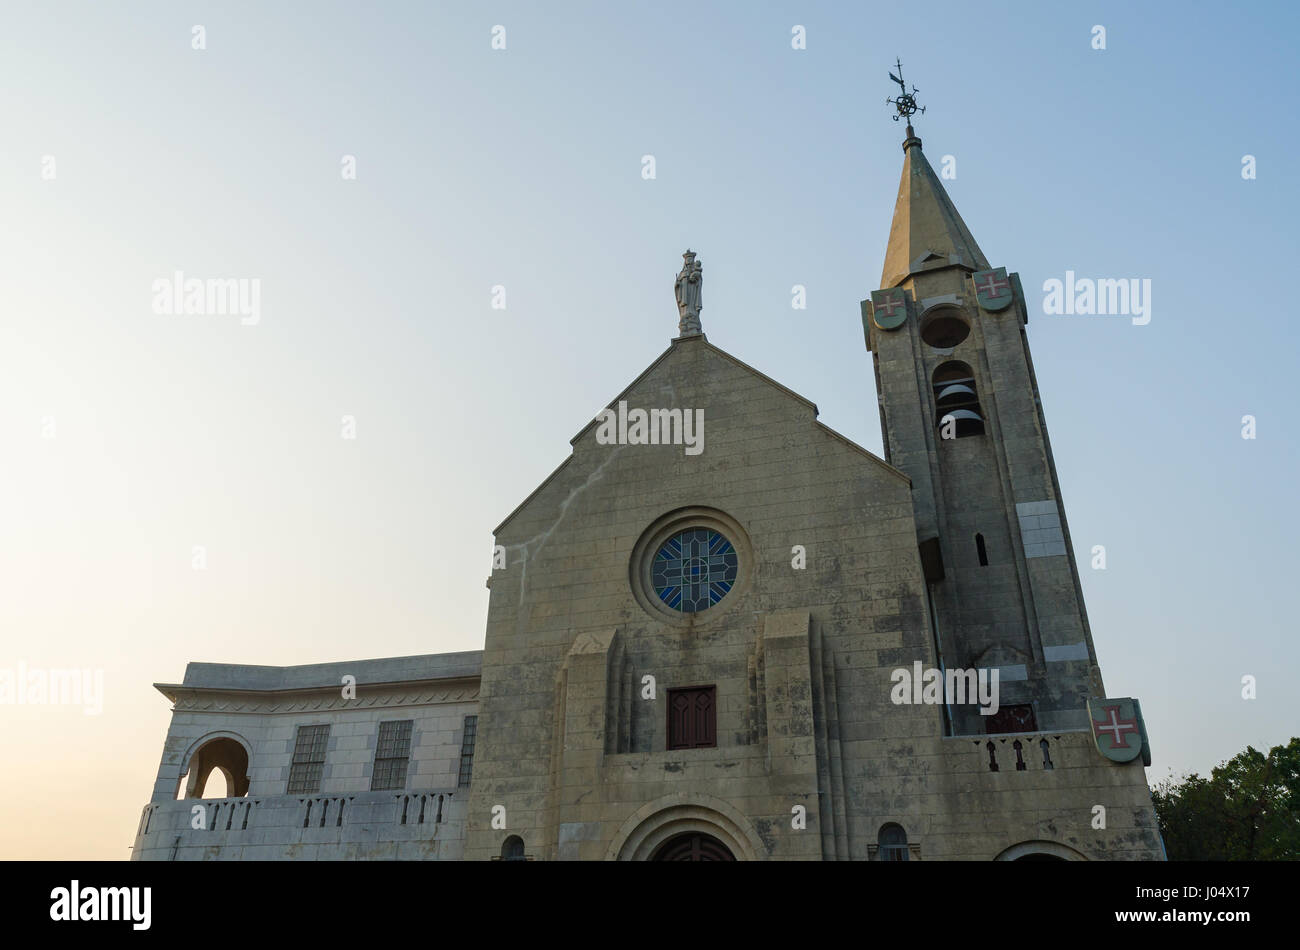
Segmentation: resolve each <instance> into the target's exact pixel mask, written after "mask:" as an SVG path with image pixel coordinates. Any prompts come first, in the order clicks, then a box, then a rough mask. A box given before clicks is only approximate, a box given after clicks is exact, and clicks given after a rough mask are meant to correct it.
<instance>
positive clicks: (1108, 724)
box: [1092, 706, 1138, 749]
mask: <svg viewBox="0 0 1300 950" xmlns="http://www.w3.org/2000/svg"><path fill="white" fill-rule="evenodd" d="M1102 713H1103V714H1104V715H1106V716H1109V717H1110V718H1109V719H1094V720H1093V721H1092V728H1093V731H1094V732H1096V733H1097V734H1098V735H1101V734H1102V733H1106V734H1107V735H1109V736H1110V737H1111V742H1112V743H1113V745H1114V747H1115V748H1116V749H1127V748H1128V747H1129V744H1128V734H1129V733H1130V732H1131V733H1133V734H1134V735H1137V731H1138V724H1137V720H1136V719H1120V718H1119V707H1118V706H1103V707H1102Z"/></svg>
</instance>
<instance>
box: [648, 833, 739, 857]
mask: <svg viewBox="0 0 1300 950" xmlns="http://www.w3.org/2000/svg"><path fill="white" fill-rule="evenodd" d="M650 860H651V861H734V860H736V856H735V855H734V854H732V853H731V850H730V849H729V848H728V847H727V846H726V845H725V844H723V843H722V842H721V841H719V840H718V839H717V838H715V837H713V835H706V834H704V833H703V832H699V831H688V832H686V833H685V834H680V835H675V836H673V837H672V838H669V839H668V840H667V841H665V842H664V843H663V844H662V845H660V846H659V850H657V851H656V852H655V853H654V856H653V857H651V859H650Z"/></svg>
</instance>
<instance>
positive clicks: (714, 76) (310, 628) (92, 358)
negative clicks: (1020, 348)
mask: <svg viewBox="0 0 1300 950" xmlns="http://www.w3.org/2000/svg"><path fill="white" fill-rule="evenodd" d="M1298 21H1300V14H1298V13H1297V8H1296V7H1295V6H1294V5H1291V4H1281V3H1275V4H1270V3H1264V4H1249V5H1246V6H1242V7H1234V8H1231V9H1229V8H1225V7H1222V6H1214V5H1210V4H1196V3H1186V2H1176V3H1175V2H1169V3H1143V4H1131V3H1089V4H1068V5H1061V4H1038V3H1012V4H978V3H976V4H972V3H957V2H934V3H928V4H925V5H923V6H922V5H916V4H903V3H896V2H891V3H878V4H877V3H873V4H858V3H854V4H849V3H804V2H799V3H795V2H788V3H749V2H727V3H723V2H717V3H707V2H705V3H699V2H697V3H685V2H664V3H654V4H650V3H603V4H601V3H572V2H562V0H556V2H550V3H544V4H539V3H492V4H452V3H421V4H415V3H411V4H402V3H380V4H355V3H346V4H344V3H313V4H310V5H308V4H262V3H162V2H158V3H135V2H133V3H129V4H111V5H110V4H100V3H89V2H87V3H66V2H55V3H48V4H44V3H43V4H22V5H18V4H9V5H8V6H7V7H6V9H5V10H4V11H3V13H0V128H2V129H3V139H4V143H5V144H4V147H3V149H0V209H2V214H3V224H2V225H0V434H2V435H3V442H2V443H0V444H2V448H0V452H2V455H0V486H2V490H0V668H4V669H13V668H16V667H17V665H18V664H19V663H25V664H26V665H27V666H28V667H29V668H76V669H90V670H99V671H102V672H103V682H104V696H103V709H102V711H101V712H100V713H99V714H97V715H86V714H84V712H83V710H82V709H81V708H80V707H68V706H50V705H44V706H32V705H0V761H3V762H4V763H5V768H4V781H3V782H0V857H3V858H76V859H83V858H104V859H125V858H127V857H129V854H130V851H129V845H130V844H131V841H132V837H133V835H134V832H135V828H136V823H137V821H138V819H139V815H140V810H141V808H142V807H143V806H144V804H145V803H146V801H147V800H148V797H149V794H150V791H151V788H152V785H153V781H154V777H155V773H156V771H157V767H158V761H159V757H160V755H161V752H162V741H163V737H164V735H165V732H166V728H167V722H168V717H169V708H168V703H167V701H166V700H165V699H164V698H163V697H162V696H160V695H159V694H158V693H156V692H155V691H154V690H153V689H152V687H151V684H152V683H154V682H160V681H161V682H177V681H179V680H180V679H181V677H182V676H183V674H184V670H185V664H186V662H188V661H190V660H205V661H218V662H233V663H253V664H297V663H315V662H326V661H339V660H350V659H360V658H367V657H375V656H399V655H407V654H420V653H441V652H448V651H458V650H473V649H479V648H481V647H482V643H483V632H484V620H485V615H486V608H487V590H486V588H485V586H484V583H485V580H486V579H487V577H488V574H489V572H490V569H491V548H492V541H493V539H492V534H491V532H492V529H493V527H494V526H496V525H497V524H498V523H499V522H500V521H501V520H502V519H503V518H504V517H505V516H506V515H507V514H508V513H509V512H510V511H511V510H512V509H514V507H515V506H516V505H517V504H518V503H519V502H520V501H521V500H522V499H523V498H524V497H526V496H527V495H528V494H529V492H531V491H532V490H533V489H534V488H535V487H536V486H537V484H538V483H539V482H540V481H541V480H542V479H543V478H545V477H546V476H547V475H548V474H549V473H550V472H551V471H552V470H553V469H554V468H555V467H556V466H557V465H558V464H559V463H560V462H562V461H563V460H564V458H565V457H566V456H567V454H568V451H569V444H568V442H569V439H570V438H572V437H573V435H574V434H575V433H576V432H578V431H579V430H580V429H581V428H582V427H583V426H584V425H586V423H587V422H588V421H590V420H591V418H592V417H593V416H594V415H595V413H596V412H597V411H598V410H599V409H600V408H602V407H603V406H605V405H606V404H607V403H608V401H609V400H610V399H611V398H612V397H613V396H614V395H615V394H617V393H618V392H619V391H620V390H621V389H623V387H624V386H626V384H627V383H628V382H629V381H631V380H632V379H633V378H634V377H635V376H636V375H637V374H638V373H640V372H641V370H642V369H644V368H645V366H646V365H648V364H649V363H650V362H651V361H652V360H654V359H655V358H656V357H657V356H658V355H659V354H660V353H661V352H662V351H663V350H664V349H665V348H666V346H667V345H668V341H669V339H670V338H671V337H673V336H675V335H676V332H677V319H678V315H677V310H676V306H675V304H674V300H673V292H672V284H673V278H674V275H675V274H676V272H677V270H678V269H679V267H680V266H681V258H680V254H681V252H682V251H683V250H685V249H686V248H687V247H688V246H689V247H691V248H693V249H694V250H696V251H697V252H698V253H699V255H700V260H701V261H702V262H703V264H704V297H703V299H704V309H703V312H702V321H703V325H704V330H705V332H706V333H707V334H708V336H709V339H710V341H711V342H712V343H714V344H716V345H718V346H720V347H722V348H723V349H726V350H727V351H729V352H731V353H733V354H735V355H736V356H737V357H738V358H740V359H742V360H744V361H746V362H747V363H749V364H751V365H752V366H754V367H755V368H757V369H759V370H760V371H762V372H764V373H766V374H767V375H769V376H771V377H773V378H774V379H776V380H778V381H780V382H781V383H782V384H784V385H786V386H788V387H789V388H791V389H793V390H794V391H796V392H798V393H800V394H802V395H804V396H806V397H807V398H809V399H811V400H813V401H814V402H815V403H816V404H817V405H818V407H819V409H820V411H821V415H820V419H821V421H822V422H824V423H826V424H827V425H829V426H831V427H832V428H834V429H836V430H837V431H839V432H841V433H843V434H844V435H845V436H847V437H848V438H850V439H852V440H854V441H856V442H858V443H859V444H861V445H863V446H865V447H866V448H868V449H869V450H871V451H873V452H876V453H878V454H883V452H882V448H881V438H880V431H879V417H878V414H877V411H876V405H875V386H874V381H873V376H872V368H871V360H870V355H869V354H868V353H867V352H866V350H865V348H864V346H863V340H862V327H861V323H860V317H859V310H858V301H859V300H861V299H863V298H865V297H867V296H868V295H869V294H870V292H871V291H872V290H874V289H876V288H877V287H878V286H879V280H880V266H881V262H882V259H883V256H884V249H885V242H886V238H887V237H888V233H889V224H890V217H891V214H892V211H893V204H894V200H895V197H896V194H897V188H898V180H899V171H900V168H901V166H902V161H903V153H902V150H901V149H900V147H899V145H900V142H901V140H902V137H903V130H902V128H901V125H900V124H899V123H895V122H892V121H890V118H889V116H890V109H889V107H888V106H886V104H885V97H886V96H889V95H892V94H893V93H894V92H895V87H894V86H893V84H892V83H891V82H890V81H889V79H888V77H887V75H886V74H887V70H888V69H889V68H891V67H892V66H893V63H894V61H895V58H896V57H901V58H902V60H903V68H904V70H905V73H906V76H907V78H908V80H909V81H910V82H914V83H915V84H916V85H917V86H918V87H919V88H920V93H919V98H920V100H921V102H922V103H923V104H924V105H925V106H926V107H927V111H926V113H925V114H924V115H922V116H918V118H917V122H916V128H917V133H918V134H919V135H920V136H921V137H922V139H923V140H924V142H925V151H926V154H927V156H928V157H929V158H930V160H931V162H932V163H934V164H935V167H936V168H938V167H939V163H940V162H941V160H942V158H943V156H945V155H951V156H953V158H954V160H955V168H956V173H957V174H956V178H955V179H953V180H949V181H946V182H945V185H946V186H947V188H948V191H949V194H950V195H951V196H952V198H953V200H954V201H955V203H956V205H957V207H958V209H959V210H960V212H961V214H962V216H963V218H964V219H965V221H966V223H967V224H968V225H969V226H970V228H971V230H972V231H973V233H974V235H975V237H976V239H977V241H978V242H979V244H980V246H981V248H982V249H983V251H984V252H985V254H986V255H987V256H988V258H989V259H990V261H991V263H992V264H993V266H1006V267H1007V268H1008V270H1011V271H1017V272H1019V273H1020V275H1021V279H1022V282H1023V286H1024V288H1025V291H1026V294H1027V296H1028V297H1029V299H1030V301H1031V314H1030V322H1029V328H1028V333H1029V338H1030V343H1031V346H1032V347H1033V357H1034V363H1035V369H1036V371H1037V374H1038V379H1039V383H1040V386H1041V389H1042V399H1043V403H1044V407H1045V412H1046V417H1047V421H1048V424H1049V426H1050V433H1051V441H1052V447H1053V450H1054V453H1055V458H1056V463H1057V466H1058V469H1059V473H1060V478H1061V487H1062V492H1063V495H1064V501H1065V506H1066V512H1067V515H1068V518H1069V524H1070V530H1071V533H1072V536H1073V541H1074V544H1075V546H1076V555H1077V557H1078V559H1079V565H1080V568H1081V571H1082V575H1083V577H1082V581H1083V587H1084V593H1085V596H1086V600H1087V608H1088V613H1089V618H1090V621H1091V625H1092V632H1093V637H1094V640H1095V643H1096V647H1097V652H1098V655H1099V657H1100V660H1101V666H1102V672H1103V674H1104V676H1105V681H1106V686H1107V690H1108V693H1109V694H1110V695H1112V696H1136V697H1138V698H1139V699H1140V700H1141V702H1142V708H1143V712H1144V714H1145V716H1146V719H1147V726H1148V730H1149V733H1150V736H1151V742H1152V747H1153V751H1154V756H1155V764H1154V766H1153V767H1152V768H1151V769H1149V770H1148V777H1149V779H1151V780H1152V781H1155V780H1158V779H1160V778H1162V777H1164V776H1166V775H1167V774H1168V773H1169V772H1170V771H1171V770H1172V771H1173V772H1174V773H1175V774H1179V773H1182V772H1183V771H1186V770H1198V771H1201V772H1205V771H1208V769H1209V768H1210V767H1211V766H1213V765H1215V764H1216V763H1218V762H1219V761H1221V760H1223V759H1225V758H1228V757H1230V756H1232V755H1233V754H1235V753H1237V752H1239V751H1241V750H1242V749H1244V748H1245V747H1246V745H1248V744H1253V745H1255V746H1256V747H1257V748H1267V747H1268V746H1270V745H1275V744H1278V743H1283V742H1285V741H1287V739H1289V738H1290V737H1291V736H1292V735H1294V734H1296V733H1297V732H1300V728H1298V727H1300V715H1298V714H1297V703H1296V694H1297V687H1296V683H1295V678H1296V676H1297V675H1300V642H1298V638H1297V635H1296V625H1295V621H1294V610H1293V608H1287V607H1285V606H1284V604H1285V601H1284V598H1286V597H1289V596H1291V595H1292V594H1293V593H1294V592H1295V586H1294V585H1295V578H1296V567H1297V560H1298V558H1297V554H1296V551H1297V547H1296V537H1297V534H1298V533H1300V516H1298V515H1297V506H1296V501H1295V498H1296V488H1295V484H1296V477H1297V472H1300V451H1298V450H1297V447H1296V437H1297V428H1296V421H1295V420H1296V413H1295V409H1294V407H1295V403H1296V400H1295V397H1294V382H1293V378H1294V375H1295V366H1296V357H1297V350H1298V349H1300V347H1297V341H1298V336H1300V334H1298V333H1297V329H1296V323H1297V320H1296V316H1295V313H1294V311H1295V306H1294V301H1293V299H1292V296H1291V295H1290V294H1289V288H1290V286H1291V284H1292V283H1293V280H1294V278H1293V277H1292V274H1293V272H1294V269H1295V261H1296V260H1297V257H1298V254H1297V251H1298V248H1297V243H1298V238H1297V234H1298V233H1300V232H1298V231H1297V228H1296V221H1297V215H1298V212H1300V208H1297V179H1296V173H1295V167H1294V166H1295V156H1296V155H1297V154H1300V135H1298V134H1297V126H1296V118H1295V116H1296V111H1297V84H1296V80H1295V66H1294V62H1295V59H1294V52H1293V50H1292V48H1291V47H1292V44H1293V43H1294V38H1295V36H1296V35H1297V32H1298V31H1300V22H1298ZM196 24H197V25H202V26H203V27H204V28H205V31H206V49H203V50H195V49H193V48H192V45H191V38H192V28H193V27H194V26H195V25H196ZM497 24H500V25H503V26H504V27H505V28H506V38H507V48H506V49H505V50H493V49H492V48H491V43H490V41H491V31H492V28H493V26H494V25H497ZM795 25H802V26H804V27H805V28H806V32H807V48H806V49H804V50H794V49H792V48H791V30H792V27H794V26H795ZM1094 25H1103V26H1104V27H1105V28H1106V40H1107V42H1106V49H1104V50H1097V49H1094V48H1093V45H1092V36H1093V27H1094ZM346 155H352V156H355V157H356V168H357V177H356V180H345V179H344V178H343V177H342V175H341V174H340V168H341V162H342V160H343V157H344V156H346ZM644 155H653V156H654V157H655V166H656V178H655V179H654V180H651V181H647V180H645V179H643V178H642V156H644ZM1246 155H1252V156H1254V157H1255V160H1256V168H1257V178H1255V179H1254V180H1247V179H1244V178H1243V177H1242V173H1241V170H1242V161H1243V156H1246ZM50 158H52V159H53V165H52V166H51V165H50V162H49V159H50ZM50 167H52V168H53V169H54V170H55V176H54V177H53V178H48V177H45V176H44V175H43V170H45V169H47V168H50ZM176 271H181V272H183V273H184V274H185V275H186V276H193V277H201V278H209V277H235V278H245V279H254V278H256V279H258V280H259V281H260V287H261V313H260V320H259V321H258V322H257V323H256V324H255V325H246V324H244V323H242V322H241V321H240V319H239V317H237V316H216V315H209V316H192V315H191V316H185V315H168V314H158V313H155V312H154V309H153V306H152V303H153V293H152V289H151V288H152V285H153V283H154V281H156V280H158V279H166V278H170V277H171V276H172V275H173V274H174V273H175V272H176ZM1066 271H1074V272H1075V274H1076V275H1079V276H1083V277H1092V278H1141V279H1150V280H1151V281H1152V305H1153V311H1152V319H1151V322H1150V323H1149V324H1148V325H1146V326H1134V325H1133V324H1132V322H1131V321H1130V320H1129V319H1128V318H1125V317H1104V316H1089V317H1084V316H1050V315H1045V314H1043V313H1041V309H1040V310H1039V311H1035V310H1034V309H1033V307H1032V303H1033V302H1034V301H1036V300H1041V298H1042V287H1043V283H1044V281H1047V280H1050V279H1053V278H1055V279H1063V278H1064V276H1065V273H1066ZM796 284H801V285H804V286H805V287H806V288H807V302H808V306H807V309H806V310H793V309H792V308H791V288H792V287H793V286H794V285H796ZM494 285H501V286H504V287H505V288H506V302H507V305H506V309H505V310H494V309H493V308H492V307H491V300H492V296H491V291H492V287H493V286H494ZM1245 415H1253V416H1255V417H1256V420H1257V422H1256V424H1257V438H1255V439H1253V440H1247V439H1243V438H1242V435H1241V430H1242V421H1241V420H1242V417H1243V416H1245ZM344 416H352V417H354V418H355V420H356V438H355V439H353V440H348V439H344V438H341V420H342V418H343V417H344ZM51 423H52V425H51ZM1098 544H1100V545H1104V546H1105V548H1106V552H1107V561H1108V566H1107V569H1106V570H1105V571H1094V570H1091V569H1089V567H1088V564H1089V562H1090V561H1091V554H1090V551H1091V549H1092V548H1093V546H1094V545H1098ZM195 546H201V547H203V548H204V549H205V551H206V560H207V566H206V570H202V571H199V570H195V569H193V567H192V559H193V549H194V547H195ZM1245 675H1253V676H1256V677H1257V678H1258V698H1257V699H1254V700H1244V699H1242V696H1241V689H1242V687H1241V678H1242V677H1243V676H1245Z"/></svg>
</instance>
